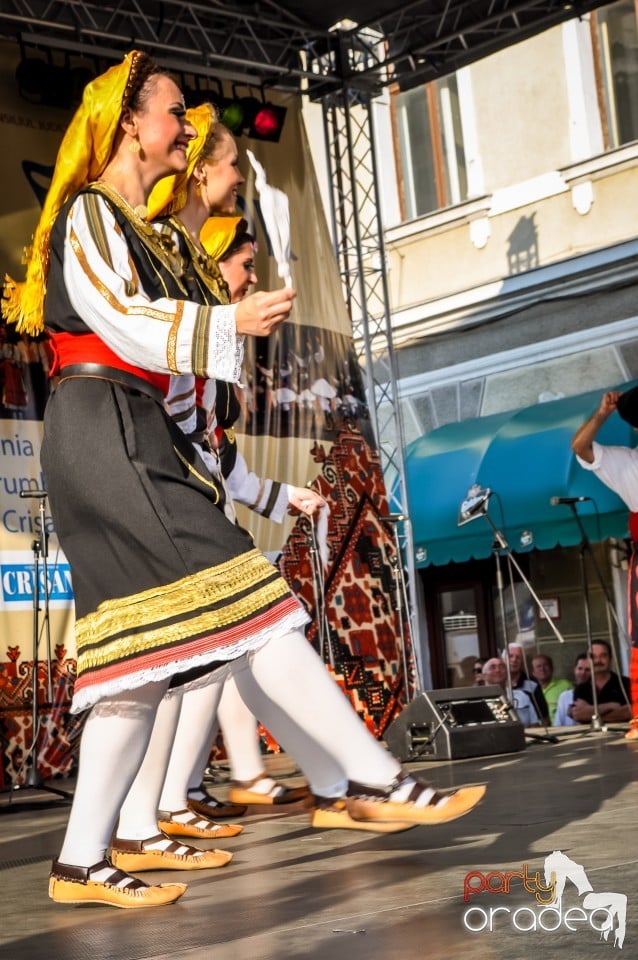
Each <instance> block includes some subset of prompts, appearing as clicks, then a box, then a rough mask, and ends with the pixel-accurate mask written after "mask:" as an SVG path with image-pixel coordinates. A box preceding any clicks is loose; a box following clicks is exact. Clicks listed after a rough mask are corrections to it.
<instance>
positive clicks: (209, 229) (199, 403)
mask: <svg viewBox="0 0 638 960" xmlns="http://www.w3.org/2000/svg"><path fill="white" fill-rule="evenodd" d="M220 136H223V135H222V134H220ZM215 169H217V167H214V168H213V170H215ZM233 208H234V204H233ZM226 212H228V211H226ZM222 213H224V211H222ZM201 241H202V244H203V246H204V248H205V250H206V252H207V253H208V255H209V256H211V257H212V258H213V260H214V261H215V262H216V263H217V264H218V266H219V269H220V272H221V274H222V277H223V279H224V280H225V282H226V284H227V286H228V291H229V295H230V300H231V302H232V303H235V302H237V301H238V300H241V299H243V297H245V296H246V295H247V293H248V291H249V289H250V287H251V286H253V285H254V284H255V283H257V275H256V273H255V242H254V238H253V236H252V235H251V234H249V233H248V224H247V223H246V221H245V220H244V219H243V217H241V216H228V215H221V216H213V217H211V218H210V219H209V220H207V221H206V223H205V225H204V229H203V230H202V233H201ZM185 379H186V378H175V380H182V381H183V380H185ZM174 386H175V387H176V389H174V390H173V391H171V392H170V393H169V396H168V397H167V409H168V410H169V413H171V414H173V413H174V418H175V420H176V422H177V423H179V424H180V426H181V427H182V429H184V430H185V432H187V433H188V435H189V436H190V439H191V440H193V442H195V443H198V444H199V445H200V446H202V447H203V449H202V456H203V457H204V458H205V460H206V462H207V464H208V465H209V467H210V469H211V471H213V472H219V471H221V473H222V475H223V477H224V481H225V483H226V489H227V490H228V493H229V494H230V497H231V498H232V500H233V501H234V502H236V503H242V504H244V505H245V506H247V507H248V508H249V509H251V510H254V511H255V512H256V513H258V514H260V515H261V516H265V517H268V518H269V519H271V520H273V521H274V522H276V523H281V522H282V521H283V520H284V518H285V516H286V513H287V509H288V506H289V504H290V503H293V502H295V503H297V504H300V503H303V504H305V505H306V509H307V505H310V504H312V503H316V505H317V506H319V505H321V504H322V503H323V501H322V500H321V498H320V497H317V496H316V494H315V493H314V492H312V491H309V490H308V488H299V487H293V486H291V485H290V484H287V483H279V482H278V481H274V480H269V479H266V478H262V477H258V476H257V474H255V473H254V472H253V471H251V470H250V469H249V468H248V465H247V464H246V461H245V460H244V458H243V457H242V455H241V453H239V451H238V449H237V442H236V438H235V432H234V424H235V423H236V421H237V420H238V418H239V415H240V404H239V401H238V399H237V396H236V393H235V389H236V388H235V385H234V384H232V383H226V382H224V381H221V380H204V379H203V378H201V377H198V378H197V380H196V383H195V396H194V397H193V393H192V391H190V390H182V389H179V388H177V385H176V384H175V385H174ZM193 406H195V413H193ZM220 724H221V727H222V730H223V734H224V745H225V747H226V752H227V754H228V758H229V761H230V771H231V777H232V779H233V786H232V787H231V790H230V793H229V800H230V803H225V802H223V801H221V800H218V799H217V798H216V797H215V796H213V795H212V794H210V793H209V792H208V790H207V789H206V786H205V784H204V783H203V777H204V772H205V769H206V766H207V764H208V761H209V757H210V751H211V747H212V743H213V740H214V737H215V733H216V731H217V729H218V727H219V725H220ZM307 795H308V790H307V788H306V787H287V786H285V785H284V784H282V783H279V782H278V781H277V780H275V779H273V778H272V777H270V776H268V774H267V772H266V769H265V766H264V761H263V756H262V753H261V750H260V749H259V741H258V736H257V721H256V719H255V717H254V716H253V714H252V713H251V712H250V710H249V709H248V707H247V706H246V704H245V703H244V701H243V700H242V699H241V697H240V696H239V693H238V691H237V685H236V683H235V680H234V678H233V677H232V676H230V677H228V678H227V679H226V680H225V681H223V680H221V681H218V683H217V684H209V685H207V686H206V687H203V688H199V689H196V690H190V691H188V693H186V694H185V695H184V699H183V702H182V704H181V707H180V714H179V724H178V727H177V731H176V734H175V739H174V743H173V748H172V752H171V758H170V764H169V768H168V771H167V774H166V780H165V783H164V788H163V790H162V796H161V800H160V809H161V810H162V811H165V810H179V809H181V807H182V806H183V805H184V804H186V807H187V809H189V810H191V811H192V812H193V813H196V814H199V815H200V816H204V817H207V818H209V819H212V820H215V819H216V818H225V817H237V816H241V814H243V813H245V811H246V805H247V804H259V805H261V806H263V805H270V804H271V805H273V808H275V807H278V806H280V805H281V804H288V803H295V802H297V801H299V800H302V799H305V797H307ZM160 826H161V827H162V829H164V830H166V831H167V832H171V826H170V825H169V824H167V823H166V822H165V821H164V820H163V819H161V820H160ZM189 835H192V836H201V835H202V834H201V833H199V832H197V831H196V830H193V833H192V834H189Z"/></svg>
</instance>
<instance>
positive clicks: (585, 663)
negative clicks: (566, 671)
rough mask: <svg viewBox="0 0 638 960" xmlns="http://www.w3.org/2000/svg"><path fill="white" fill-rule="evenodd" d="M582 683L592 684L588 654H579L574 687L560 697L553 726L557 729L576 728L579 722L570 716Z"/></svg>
mask: <svg viewBox="0 0 638 960" xmlns="http://www.w3.org/2000/svg"><path fill="white" fill-rule="evenodd" d="M581 683H589V684H591V667H590V666H589V656H588V655H587V653H579V654H578V656H577V657H576V662H575V663H574V686H573V687H571V688H570V689H569V690H565V691H564V692H563V693H561V694H560V696H559V697H558V703H557V704H556V714H555V716H554V720H553V725H554V726H555V727H575V726H577V725H578V721H577V720H573V719H572V718H571V716H570V714H569V712H570V709H571V705H572V703H573V702H574V688H575V687H577V686H579V685H580V684H581Z"/></svg>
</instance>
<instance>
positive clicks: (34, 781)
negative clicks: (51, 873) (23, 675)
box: [9, 490, 71, 805]
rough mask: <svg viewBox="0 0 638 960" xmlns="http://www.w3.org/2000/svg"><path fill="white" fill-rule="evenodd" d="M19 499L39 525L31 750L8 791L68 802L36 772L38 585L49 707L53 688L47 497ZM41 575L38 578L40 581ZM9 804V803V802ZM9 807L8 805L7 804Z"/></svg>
mask: <svg viewBox="0 0 638 960" xmlns="http://www.w3.org/2000/svg"><path fill="white" fill-rule="evenodd" d="M20 497H22V498H23V499H24V498H28V497H29V498H30V497H33V498H37V500H38V515H39V522H40V531H39V533H40V535H39V536H38V537H36V539H35V540H34V541H33V543H32V544H31V549H32V550H33V663H32V667H31V746H30V748H29V750H28V751H27V754H26V756H25V758H24V760H23V761H22V764H21V767H20V769H22V767H23V766H24V763H25V762H26V761H27V759H28V758H29V757H30V759H31V763H30V766H29V769H28V770H27V773H26V775H25V778H24V783H21V784H14V785H13V786H12V787H11V790H12V792H13V793H15V792H16V791H19V790H25V789H33V790H41V791H43V792H45V793H52V794H54V795H55V796H57V797H60V798H61V799H63V800H70V799H71V795H70V794H69V793H67V792H66V791H65V790H58V789H57V788H55V787H49V786H47V785H46V784H45V783H44V781H43V779H42V776H41V774H40V771H39V770H38V728H39V719H38V648H39V644H40V583H42V586H43V596H44V615H43V621H42V622H43V624H44V632H45V638H46V664H47V696H48V700H49V703H51V701H52V700H53V684H52V678H51V631H50V623H49V576H48V567H47V556H48V552H49V551H48V537H47V532H46V513H45V500H46V498H47V494H46V492H45V491H44V490H21V491H20ZM40 571H42V577H40ZM9 803H10V804H11V799H10V801H9ZM11 805H12V804H11Z"/></svg>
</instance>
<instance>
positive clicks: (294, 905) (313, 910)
mask: <svg viewBox="0 0 638 960" xmlns="http://www.w3.org/2000/svg"><path fill="white" fill-rule="evenodd" d="M269 762H271V763H272V764H273V770H274V771H275V772H276V773H281V771H282V770H283V771H284V772H285V771H286V767H285V765H286V763H287V762H288V761H287V758H273V759H272V761H269ZM408 767H409V768H410V769H411V770H413V771H425V775H426V776H427V777H428V778H430V779H431V780H432V781H433V782H434V783H435V784H437V785H439V786H442V787H449V786H452V785H456V784H460V783H475V782H483V781H485V782H487V784H488V793H487V796H486V799H485V800H484V801H483V803H482V804H481V806H480V807H479V808H478V809H476V810H475V811H473V812H472V813H471V814H469V815H468V816H467V817H465V818H463V819H462V820H459V821H456V822H455V823H451V824H448V825H445V826H439V827H430V828H426V827H417V828H415V829H413V830H409V831H407V832H405V833H399V834H394V835H392V836H385V837H382V836H376V835H374V834H368V833H361V832H354V831H340V830H332V831H328V830H326V831H317V830H312V829H310V828H309V826H308V815H307V813H306V812H305V811H304V810H303V808H302V807H301V806H300V805H295V806H294V807H289V808H282V809H281V812H277V813H274V814H273V813H265V812H264V808H262V809H261V810H259V811H256V812H255V813H253V814H252V815H251V816H247V817H245V818H243V823H244V824H245V828H244V832H243V834H241V836H239V837H237V838H235V839H233V840H227V841H223V842H221V843H218V844H217V845H218V846H223V847H224V848H225V849H229V850H232V851H233V852H234V854H235V857H234V860H233V861H232V863H231V864H230V865H229V866H228V867H225V868H224V869H222V870H211V871H205V872H202V873H191V874H190V875H188V874H181V875H179V879H180V880H187V881H188V883H189V889H188V891H187V893H186V894H185V896H184V897H183V898H182V899H181V900H180V901H179V902H178V903H177V904H175V905H173V906H169V907H159V908H154V909H150V910H142V911H126V910H117V909H113V908H110V907H101V906H91V905H87V906H85V907H72V906H60V905H56V904H54V903H52V902H51V901H50V900H49V899H48V898H47V875H48V870H49V861H50V859H51V857H53V856H55V855H57V852H58V850H59V847H60V843H61V839H62V834H63V829H64V824H65V821H66V816H67V811H68V807H67V806H66V805H65V804H64V802H61V801H56V800H55V799H53V798H51V797H49V796H47V795H46V794H41V793H35V792H33V791H30V790H22V791H18V792H17V793H15V794H13V795H12V798H11V799H12V805H11V807H8V806H7V803H8V795H7V794H2V795H0V871H1V872H0V877H1V879H2V884H1V890H2V893H1V896H2V910H1V914H0V916H1V919H0V958H1V960H169V958H170V960H209V958H214V960H288V958H290V960H292V958H300V957H304V958H309V960H417V958H421V957H423V958H431V960H451V958H458V957H471V958H472V960H488V958H489V960H519V958H520V960H527V958H528V957H530V956H536V955H537V954H538V953H539V951H542V955H543V957H544V958H545V960H554V958H559V960H563V958H564V960H571V958H572V957H574V956H578V958H579V960H590V958H591V960H593V958H596V960H600V958H603V957H609V958H611V957H613V956H614V955H617V951H618V949H619V946H618V945H616V946H615V945H614V936H615V932H614V930H612V932H611V933H610V934H609V936H608V939H604V934H603V933H601V932H600V928H601V927H604V925H605V922H606V920H608V919H609V918H611V919H612V920H613V925H614V929H615V931H616V934H617V929H618V926H619V925H620V927H621V929H622V914H623V901H624V896H626V897H627V905H626V933H625V937H624V955H625V956H636V955H637V949H638V946H637V945H638V902H637V897H636V893H635V890H634V888H635V887H636V885H637V881H638V840H637V839H636V832H635V828H634V827H632V826H631V824H632V822H633V821H634V819H635V817H636V811H637V810H638V786H637V779H638V742H635V743H633V744H632V743H628V742H627V741H625V740H624V738H623V732H622V731H621V730H614V731H605V732H601V733H587V734H585V735H580V734H579V735H577V736H570V737H565V738H561V739H560V740H559V742H558V743H553V744H552V743H544V742H532V743H529V744H528V746H527V747H526V749H525V750H523V751H521V752H520V753H515V754H508V755H502V756H495V757H480V758H475V759H471V760H457V761H452V762H447V761H434V762H430V763H425V764H424V763H419V764H409V765H408ZM288 771H290V765H289V766H288ZM286 782H289V783H291V784H295V783H298V782H299V780H298V777H294V776H293V777H291V778H290V779H289V780H287V781H286ZM55 785H56V786H58V785H62V786H65V785H66V786H71V787H72V784H64V783H59V782H56V784H55ZM214 789H215V792H216V793H218V794H219V795H220V796H223V795H224V794H225V786H224V785H223V784H222V785H221V786H219V785H215V786H214ZM201 845H202V846H205V845H206V844H204V843H203V844H201ZM208 845H209V846H215V844H214V843H213V842H212V841H211V842H210V843H209V844H208ZM554 851H558V852H560V853H561V854H563V855H564V856H562V857H561V856H559V857H558V858H556V862H557V864H558V869H559V871H560V870H561V869H562V868H563V867H565V869H567V874H566V876H567V879H566V882H565V887H564V892H563V897H562V901H561V905H560V910H557V909H556V907H555V906H554V907H553V908H550V909H549V910H547V909H546V908H545V904H546V903H547V901H548V899H550V898H551V892H550V893H548V892H547V890H546V889H545V890H543V889H542V888H543V887H545V883H544V867H545V859H546V857H548V856H549V855H550V854H552V852H554ZM576 865H579V867H580V869H577V868H576ZM569 868H571V869H569ZM508 872H509V873H510V874H512V873H514V874H518V875H519V876H514V877H509V878H508V876H507V874H508ZM488 875H489V876H488ZM521 875H522V876H521ZM145 876H146V877H154V878H156V879H158V880H160V879H161V880H166V879H169V878H171V879H177V878H178V876H177V874H176V873H168V872H166V873H163V874H147V875H145ZM570 876H571V877H573V881H574V882H572V879H570V878H569V877H570ZM539 884H540V888H539ZM486 887H489V888H490V889H486ZM526 887H527V889H526ZM464 890H465V891H466V892H467V896H468V900H464ZM508 890H509V892H507V891H508ZM588 893H589V898H588V896H587V894H588ZM594 908H596V909H594ZM543 911H545V912H543Z"/></svg>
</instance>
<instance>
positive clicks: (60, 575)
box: [0, 563, 73, 604]
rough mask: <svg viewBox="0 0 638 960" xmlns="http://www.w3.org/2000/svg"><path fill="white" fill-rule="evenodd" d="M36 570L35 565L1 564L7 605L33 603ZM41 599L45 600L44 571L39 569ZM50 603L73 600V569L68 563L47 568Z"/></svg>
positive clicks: (0, 573)
mask: <svg viewBox="0 0 638 960" xmlns="http://www.w3.org/2000/svg"><path fill="white" fill-rule="evenodd" d="M34 577H35V568H34V565H33V563H2V564H0V583H1V584H2V600H3V602H4V603H5V604H11V603H16V604H18V603H21V604H24V603H25V602H29V603H31V604H32V603H33V592H34ZM38 580H39V588H40V589H39V599H40V600H44V598H45V581H44V570H43V569H42V567H41V566H40V567H39V570H38ZM47 581H48V594H49V602H50V603H55V602H56V601H64V602H65V603H68V602H69V601H71V600H73V586H72V583H71V568H70V566H69V564H68V563H57V564H56V565H55V566H50V567H48V568H47Z"/></svg>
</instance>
